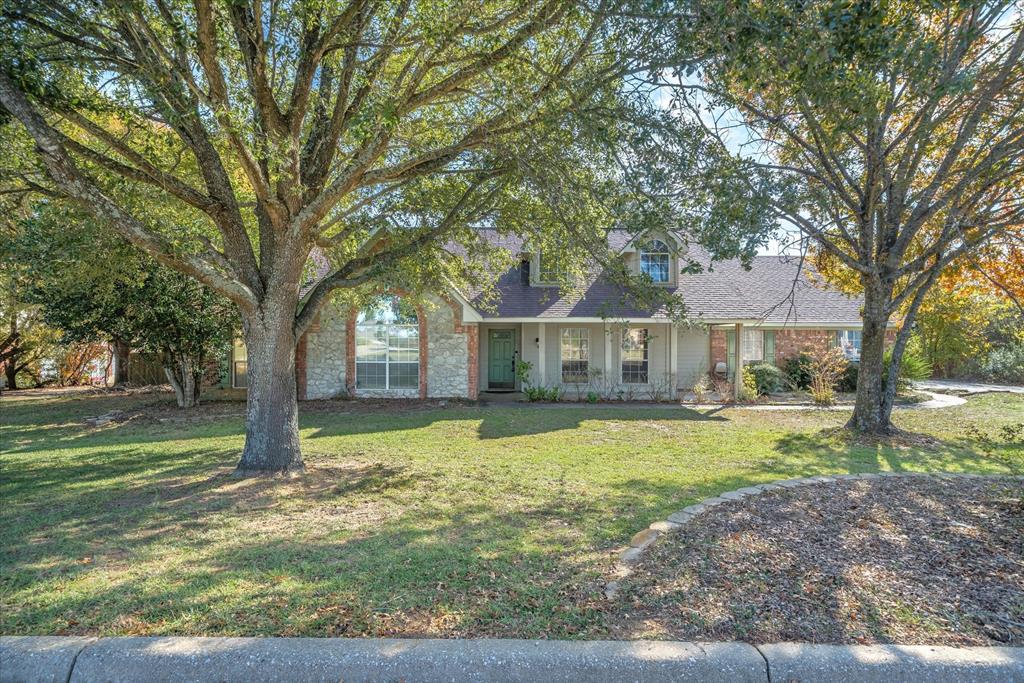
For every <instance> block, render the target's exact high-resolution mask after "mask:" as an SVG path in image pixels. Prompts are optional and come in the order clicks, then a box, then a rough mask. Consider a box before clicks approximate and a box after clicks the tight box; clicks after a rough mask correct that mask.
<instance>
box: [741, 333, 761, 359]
mask: <svg viewBox="0 0 1024 683" xmlns="http://www.w3.org/2000/svg"><path fill="white" fill-rule="evenodd" d="M764 333H765V331H764V330H761V329H751V328H743V338H742V339H741V340H740V353H742V354H743V362H744V363H747V362H757V363H762V362H764V356H765V353H764ZM748 335H750V337H749V338H751V339H752V338H754V337H756V338H757V341H756V342H751V343H750V344H749V345H748V344H746V343H745V342H746V340H747V339H748ZM747 346H750V347H752V348H756V349H757V350H758V357H757V358H753V357H750V356H747V354H746V352H745V350H744V349H746V348H747Z"/></svg>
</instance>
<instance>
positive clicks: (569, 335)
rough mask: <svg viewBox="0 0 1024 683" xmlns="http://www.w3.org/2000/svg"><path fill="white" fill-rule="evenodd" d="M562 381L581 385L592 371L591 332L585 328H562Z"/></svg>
mask: <svg viewBox="0 0 1024 683" xmlns="http://www.w3.org/2000/svg"><path fill="white" fill-rule="evenodd" d="M561 346H562V381H563V382H565V383H567V384H581V383H584V382H586V381H588V379H589V377H588V373H589V370H590V330H588V329H587V328H585V327H563V328H562V344H561Z"/></svg>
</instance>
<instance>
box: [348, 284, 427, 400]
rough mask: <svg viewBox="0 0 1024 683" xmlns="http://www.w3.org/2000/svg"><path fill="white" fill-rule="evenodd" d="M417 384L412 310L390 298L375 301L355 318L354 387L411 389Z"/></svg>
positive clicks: (417, 350)
mask: <svg viewBox="0 0 1024 683" xmlns="http://www.w3.org/2000/svg"><path fill="white" fill-rule="evenodd" d="M419 382H420V326H419V320H418V319H417V317H416V308H415V307H414V306H413V305H412V304H409V303H407V302H405V301H402V300H401V299H398V298H397V297H393V296H388V297H383V298H381V299H378V300H377V301H375V302H374V303H373V304H371V305H370V306H367V307H366V308H365V309H363V310H362V311H360V312H359V316H358V317H357V318H356V388H357V389H415V388H417V387H418V386H419Z"/></svg>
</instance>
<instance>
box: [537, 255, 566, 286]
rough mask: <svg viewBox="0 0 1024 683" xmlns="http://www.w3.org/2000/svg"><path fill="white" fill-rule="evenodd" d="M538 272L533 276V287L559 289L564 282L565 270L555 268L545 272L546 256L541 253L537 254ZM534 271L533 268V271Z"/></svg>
mask: <svg viewBox="0 0 1024 683" xmlns="http://www.w3.org/2000/svg"><path fill="white" fill-rule="evenodd" d="M536 260H537V272H536V274H535V275H531V277H532V281H531V283H532V284H533V285H537V286H541V287H557V286H558V285H559V284H560V283H561V280H562V276H563V275H564V269H562V268H554V269H552V270H550V271H548V272H547V273H545V272H544V254H543V253H542V252H540V251H538V252H537V256H536ZM532 270H533V269H532V268H531V271H532Z"/></svg>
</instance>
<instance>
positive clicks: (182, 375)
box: [164, 354, 199, 408]
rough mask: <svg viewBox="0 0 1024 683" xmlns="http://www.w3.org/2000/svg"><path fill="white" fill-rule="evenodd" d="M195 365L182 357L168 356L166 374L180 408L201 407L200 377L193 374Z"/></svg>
mask: <svg viewBox="0 0 1024 683" xmlns="http://www.w3.org/2000/svg"><path fill="white" fill-rule="evenodd" d="M192 368H193V363H192V362H191V361H190V360H189V359H188V358H184V357H181V356H174V355H171V354H167V355H166V356H165V362H164V373H165V374H166V375H167V381H168V382H170V383H171V387H173V388H174V397H175V399H176V400H177V402H178V407H179V408H195V407H196V406H198V405H199V377H198V375H197V374H196V373H195V372H193V370H192Z"/></svg>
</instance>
